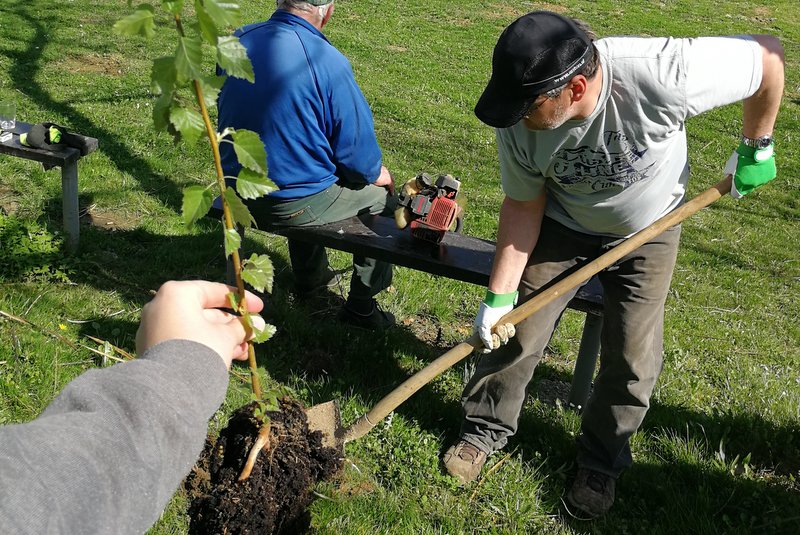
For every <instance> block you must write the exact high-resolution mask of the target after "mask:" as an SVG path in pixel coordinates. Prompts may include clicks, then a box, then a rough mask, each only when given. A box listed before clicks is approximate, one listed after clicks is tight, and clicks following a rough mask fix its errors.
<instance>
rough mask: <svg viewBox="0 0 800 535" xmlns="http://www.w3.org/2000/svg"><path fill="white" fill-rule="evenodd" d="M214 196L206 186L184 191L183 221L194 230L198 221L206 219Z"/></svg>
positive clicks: (191, 187) (190, 187)
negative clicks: (193, 227) (202, 218)
mask: <svg viewBox="0 0 800 535" xmlns="http://www.w3.org/2000/svg"><path fill="white" fill-rule="evenodd" d="M213 202H214V194H213V193H211V190H209V189H208V188H207V187H205V186H189V187H188V188H186V189H185V190H183V207H182V212H183V220H184V221H185V222H186V226H187V227H189V228H192V226H193V225H194V224H195V222H197V220H198V219H200V218H201V217H204V216H205V215H206V214H207V213H208V211H209V210H210V209H211V203H213Z"/></svg>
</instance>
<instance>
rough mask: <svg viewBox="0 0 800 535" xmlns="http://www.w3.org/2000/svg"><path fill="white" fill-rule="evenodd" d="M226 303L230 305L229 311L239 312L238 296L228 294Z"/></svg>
mask: <svg viewBox="0 0 800 535" xmlns="http://www.w3.org/2000/svg"><path fill="white" fill-rule="evenodd" d="M228 303H229V304H230V305H231V310H234V311H238V310H239V303H240V301H239V294H238V293H236V292H228Z"/></svg>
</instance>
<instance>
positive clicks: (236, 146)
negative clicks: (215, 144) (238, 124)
mask: <svg viewBox="0 0 800 535" xmlns="http://www.w3.org/2000/svg"><path fill="white" fill-rule="evenodd" d="M231 137H232V138H233V150H234V152H236V157H237V158H238V159H239V163H240V164H242V166H244V167H246V168H247V169H250V170H251V171H255V172H256V173H258V174H261V175H266V174H267V151H266V150H264V142H263V141H261V138H260V137H258V134H256V133H255V132H253V131H251V130H237V131H235V132H234V133H233V134H232V135H231Z"/></svg>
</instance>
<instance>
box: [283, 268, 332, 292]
mask: <svg viewBox="0 0 800 535" xmlns="http://www.w3.org/2000/svg"><path fill="white" fill-rule="evenodd" d="M341 282H342V274H341V273H337V272H335V271H333V270H332V269H329V270H327V271H325V273H324V274H323V276H322V277H321V279H320V281H319V282H317V283H312V284H307V283H305V282H303V283H301V282H300V281H298V282H296V283H295V285H294V293H295V295H296V296H297V297H299V298H300V299H309V298H312V297H316V296H317V295H318V294H319V293H320V292H323V291H325V290H331V289H333V288H336V287H337V286H339V283H341Z"/></svg>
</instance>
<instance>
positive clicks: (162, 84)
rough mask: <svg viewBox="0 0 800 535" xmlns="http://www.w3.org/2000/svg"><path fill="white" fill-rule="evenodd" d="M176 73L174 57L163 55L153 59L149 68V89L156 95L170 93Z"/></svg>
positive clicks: (173, 87)
mask: <svg viewBox="0 0 800 535" xmlns="http://www.w3.org/2000/svg"><path fill="white" fill-rule="evenodd" d="M177 78H178V73H177V71H176V70H175V57H174V56H165V57H163V58H158V59H155V60H153V68H152V69H151V70H150V89H151V91H152V92H153V93H154V94H156V95H165V94H169V93H172V91H173V90H174V89H175V81H176V80H177Z"/></svg>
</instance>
